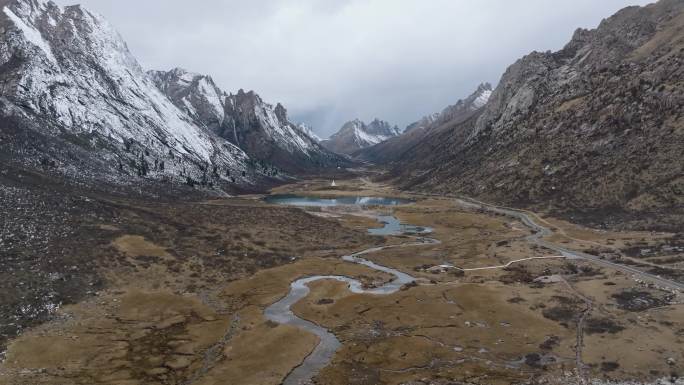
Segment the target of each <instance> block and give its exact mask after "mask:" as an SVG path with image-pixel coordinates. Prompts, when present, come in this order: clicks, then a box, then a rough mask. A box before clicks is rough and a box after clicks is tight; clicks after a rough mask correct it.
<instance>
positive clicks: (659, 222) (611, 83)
mask: <svg viewBox="0 0 684 385" xmlns="http://www.w3.org/2000/svg"><path fill="white" fill-rule="evenodd" d="M683 50H684V2H682V1H680V0H661V1H660V2H658V3H657V4H655V5H649V6H646V7H629V8H626V9H624V10H622V11H620V12H618V13H617V14H616V15H614V16H613V17H610V18H608V19H606V20H604V21H603V22H602V23H601V25H600V26H599V27H598V28H597V29H595V30H590V31H589V30H578V31H577V32H576V33H575V35H574V37H573V38H572V41H571V42H570V43H569V44H568V45H567V46H566V47H565V48H564V49H563V50H561V51H559V52H555V53H538V52H534V53H532V54H530V55H528V56H526V57H524V58H522V59H520V60H519V61H518V62H517V63H515V64H514V65H512V66H511V67H510V68H509V69H508V70H507V71H506V73H505V74H504V75H503V77H502V79H501V81H500V83H499V86H498V87H497V88H496V90H495V91H494V92H493V94H492V96H491V98H490V100H489V103H488V104H487V105H486V107H485V108H484V109H483V110H482V112H481V113H479V114H478V115H477V116H474V117H473V118H471V119H469V120H467V121H466V122H464V123H462V124H459V125H457V126H456V127H453V128H451V129H450V130H449V135H446V134H445V135H440V136H435V137H429V138H427V139H426V140H424V141H423V142H421V143H420V144H419V145H418V146H416V147H415V148H413V149H412V150H411V151H410V153H407V154H406V156H405V158H404V162H402V163H401V164H399V165H397V166H396V167H394V169H393V171H392V174H393V175H394V176H396V177H398V180H399V181H400V182H401V183H402V185H403V187H405V188H410V189H419V190H428V191H434V192H442V193H455V192H458V193H464V194H467V195H471V196H477V197H481V198H484V199H488V200H493V201H498V202H502V203H507V204H516V205H527V206H529V205H542V204H546V203H548V205H549V206H550V207H549V209H551V210H555V211H557V212H559V213H566V214H568V215H573V216H574V218H575V219H584V220H586V221H588V222H592V223H595V224H612V222H614V221H620V222H622V221H624V220H627V219H631V220H633V222H632V224H633V225H635V226H643V227H649V228H670V229H672V228H675V229H677V228H678V229H681V226H682V225H681V224H682V221H681V218H682V214H683V213H682V210H683V208H684V176H683V170H684V160H683V157H682V148H684V121H683V120H682V111H683V109H682V107H683V104H684V84H683V82H682V81H683V79H684V73H683V69H682V60H681V53H682V51H683Z"/></svg>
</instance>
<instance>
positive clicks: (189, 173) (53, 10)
mask: <svg viewBox="0 0 684 385" xmlns="http://www.w3.org/2000/svg"><path fill="white" fill-rule="evenodd" d="M0 5H1V6H2V12H1V13H0V28H2V30H3V34H2V38H1V39H0V65H1V66H0V79H1V81H2V82H1V84H2V85H1V86H0V87H1V89H2V96H1V97H0V118H1V119H2V121H3V122H4V124H3V127H2V129H3V131H5V133H8V134H9V135H7V136H6V138H5V140H4V141H3V146H2V150H3V152H5V151H7V152H9V153H10V158H13V159H14V160H16V161H18V162H20V163H21V164H22V165H23V166H25V167H34V166H41V165H44V164H49V165H51V168H52V170H53V171H55V172H58V173H61V174H70V175H72V176H75V177H78V178H81V179H83V178H85V179H88V178H90V179H93V178H94V179H106V180H108V181H116V182H122V181H123V182H125V181H126V180H130V179H131V178H129V177H138V176H144V177H146V178H152V179H165V180H168V179H171V180H178V181H183V182H188V183H190V184H195V183H196V182H197V183H206V184H214V183H222V182H225V183H243V184H248V183H251V182H253V181H254V179H253V178H250V174H252V173H251V172H250V170H249V166H248V160H249V159H248V156H247V155H246V154H245V153H244V151H242V150H240V149H239V148H238V147H236V146H234V145H233V144H231V143H230V142H228V141H226V140H224V139H222V138H220V137H218V136H216V135H214V134H213V133H212V132H211V131H210V130H208V129H206V127H204V126H201V125H198V124H196V120H194V119H193V117H191V116H189V115H188V114H187V113H186V112H184V111H182V110H180V109H178V108H177V107H176V106H175V105H174V104H173V103H172V102H171V101H170V100H169V99H168V98H167V97H166V95H164V94H163V93H162V92H161V91H160V90H159V89H158V88H157V87H156V85H155V84H154V82H153V81H152V80H151V79H150V78H149V77H148V75H147V74H146V73H145V72H144V71H143V70H142V68H141V67H140V65H139V64H138V62H137V61H136V59H135V58H134V57H133V56H132V55H131V53H130V52H129V50H128V48H127V46H126V43H125V42H124V41H123V40H122V38H121V37H120V35H119V34H118V33H117V32H116V30H115V29H114V28H113V27H112V26H111V25H110V24H109V23H108V22H107V21H106V20H105V19H103V18H102V17H101V16H99V15H97V14H95V13H92V12H90V11H88V10H86V9H85V8H83V7H81V6H69V7H60V6H57V5H56V4H55V3H53V2H49V1H43V0H5V1H3V2H2V3H0ZM19 133H21V135H23V136H24V137H26V138H27V140H24V141H22V142H20V141H19V137H20V135H19ZM26 154H31V155H30V156H25V155H26ZM86 169H87V170H86ZM229 175H230V176H229Z"/></svg>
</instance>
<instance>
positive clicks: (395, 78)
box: [58, 0, 649, 136]
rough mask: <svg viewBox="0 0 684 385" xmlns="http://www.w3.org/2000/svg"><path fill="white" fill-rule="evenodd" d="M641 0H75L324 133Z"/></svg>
mask: <svg viewBox="0 0 684 385" xmlns="http://www.w3.org/2000/svg"><path fill="white" fill-rule="evenodd" d="M72 2H73V1H70V0H58V3H60V4H62V5H68V4H71V3H72ZM648 2H649V1H647V0H601V1H596V0H553V1H550V0H518V1H510V0H478V1H471V0H255V1H244V0H201V1H195V2H188V1H186V0H183V1H181V0H117V1H112V0H81V3H82V4H83V5H85V6H86V7H88V8H89V9H91V10H93V11H96V12H98V13H100V14H102V15H104V16H105V17H107V18H108V19H109V20H110V21H111V22H112V23H113V24H114V25H115V26H116V27H117V29H118V30H119V31H120V32H121V34H122V35H123V37H124V38H125V39H126V41H127V42H128V44H129V47H130V49H131V51H132V52H133V54H134V55H135V56H136V57H137V58H138V59H139V60H140V62H141V64H142V65H143V66H144V67H146V68H149V69H169V68H172V67H176V66H179V67H183V68H186V69H188V70H191V71H195V72H201V73H206V74H210V75H212V76H213V77H214V79H215V80H216V82H217V83H218V84H219V85H220V86H221V87H222V88H224V89H226V90H228V91H235V90H237V89H239V88H245V89H254V90H255V91H257V92H259V93H260V94H261V95H262V97H264V99H265V100H268V101H270V102H274V103H275V102H278V101H279V102H282V103H283V104H284V105H285V106H287V107H288V109H289V110H290V114H291V116H292V117H293V118H294V120H300V121H304V122H306V123H311V124H313V125H314V129H315V130H316V131H318V132H319V133H321V135H322V136H327V135H329V134H331V133H332V132H333V131H335V130H337V128H339V126H340V125H341V124H342V123H343V122H344V121H346V120H349V119H352V118H355V117H359V118H362V119H365V120H368V119H371V118H373V117H379V118H382V119H386V120H389V121H391V122H393V123H396V124H399V125H400V126H405V125H406V124H408V123H410V122H412V121H415V120H417V119H418V118H420V117H421V116H423V115H425V114H428V113H431V112H434V111H438V110H441V109H442V108H443V107H445V106H446V105H448V104H452V103H454V102H455V101H456V100H458V99H460V98H461V97H464V96H467V95H468V94H469V93H470V92H471V91H473V90H474V89H475V87H476V86H477V85H478V84H479V83H480V82H483V81H489V82H492V83H496V82H497V81H498V80H499V77H500V76H501V74H502V73H503V71H504V70H505V69H506V67H507V66H508V65H509V64H511V63H513V62H514V61H515V60H516V59H517V58H519V57H521V56H523V55H524V54H527V53H528V52H530V51H532V50H538V51H545V50H549V49H550V50H556V49H559V48H561V47H562V46H563V45H564V44H565V43H566V42H567V41H568V40H569V39H570V37H571V35H572V33H573V31H574V30H575V29H576V28H578V27H584V28H589V27H592V28H593V27H595V26H596V25H597V24H598V23H599V22H600V21H601V19H602V18H604V17H608V16H610V15H611V14H613V13H614V12H615V11H617V10H618V9H620V8H622V7H625V6H628V5H643V4H646V3H648Z"/></svg>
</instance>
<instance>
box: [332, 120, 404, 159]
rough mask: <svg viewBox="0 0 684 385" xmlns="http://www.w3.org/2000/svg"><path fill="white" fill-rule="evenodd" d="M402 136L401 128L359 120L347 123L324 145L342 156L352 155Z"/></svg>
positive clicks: (379, 122) (384, 123)
mask: <svg viewBox="0 0 684 385" xmlns="http://www.w3.org/2000/svg"><path fill="white" fill-rule="evenodd" d="M399 134H400V132H399V127H397V126H392V125H390V124H389V123H387V122H385V121H382V120H379V119H375V120H373V121H372V122H370V123H369V124H366V123H364V122H363V121H361V120H359V119H355V120H352V121H350V122H347V123H345V124H344V125H343V126H342V128H341V129H340V130H339V131H338V132H337V133H336V134H335V135H333V136H331V137H330V139H328V140H325V141H323V145H324V146H325V147H327V148H328V149H330V150H331V151H334V152H337V153H340V154H351V153H353V152H355V151H358V150H360V149H363V148H366V147H370V146H374V145H376V144H378V143H382V142H384V141H386V140H388V139H390V138H393V137H395V136H398V135H399Z"/></svg>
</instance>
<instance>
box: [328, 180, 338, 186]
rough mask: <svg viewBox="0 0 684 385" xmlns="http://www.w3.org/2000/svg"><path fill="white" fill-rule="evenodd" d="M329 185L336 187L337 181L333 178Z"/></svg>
mask: <svg viewBox="0 0 684 385" xmlns="http://www.w3.org/2000/svg"><path fill="white" fill-rule="evenodd" d="M330 187H337V183H335V180H334V179H333V182H332V184H331V185H330Z"/></svg>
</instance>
